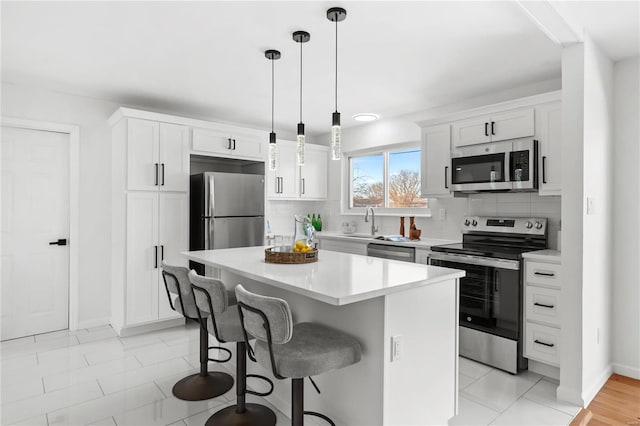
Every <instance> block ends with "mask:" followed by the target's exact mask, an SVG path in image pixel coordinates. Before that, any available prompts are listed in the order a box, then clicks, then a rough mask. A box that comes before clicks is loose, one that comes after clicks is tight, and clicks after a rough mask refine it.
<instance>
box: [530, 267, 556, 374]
mask: <svg viewBox="0 0 640 426" xmlns="http://www.w3.org/2000/svg"><path fill="white" fill-rule="evenodd" d="M524 268H525V272H524V277H525V278H524V280H525V283H524V288H525V294H524V307H525V308H524V309H525V327H524V356H525V357H526V358H528V359H531V360H534V361H539V362H542V363H545V364H550V365H552V366H555V367H559V366H560V350H561V342H560V330H561V328H562V325H561V321H560V319H561V304H560V288H561V283H560V268H561V265H560V263H559V262H558V261H551V260H550V261H548V262H546V261H539V260H528V259H527V260H525V263H524Z"/></svg>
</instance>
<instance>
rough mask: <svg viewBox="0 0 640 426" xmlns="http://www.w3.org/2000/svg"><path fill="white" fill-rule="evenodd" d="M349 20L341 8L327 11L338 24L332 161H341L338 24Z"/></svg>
mask: <svg viewBox="0 0 640 426" xmlns="http://www.w3.org/2000/svg"><path fill="white" fill-rule="evenodd" d="M346 18H347V11H346V10H344V9H343V8H341V7H332V8H330V9H328V10H327V19H328V20H330V21H331V22H335V23H336V51H335V52H336V85H335V101H336V110H335V111H334V113H333V114H332V116H331V159H332V160H340V157H341V147H340V144H341V139H342V134H341V133H342V129H341V127H340V113H339V112H338V22H340V21H344V20H345V19H346Z"/></svg>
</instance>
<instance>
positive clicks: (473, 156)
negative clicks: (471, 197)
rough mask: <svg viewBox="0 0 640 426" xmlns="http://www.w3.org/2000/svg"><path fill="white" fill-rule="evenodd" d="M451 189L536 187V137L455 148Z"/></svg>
mask: <svg viewBox="0 0 640 426" xmlns="http://www.w3.org/2000/svg"><path fill="white" fill-rule="evenodd" d="M451 189H452V190H453V191H454V192H480V191H495V192H499V191H505V192H506V191H536V190H537V189H538V141H537V140H533V139H515V140H511V141H505V142H493V143H486V144H480V145H472V146H464V147H460V148H456V149H454V150H453V151H452V152H451Z"/></svg>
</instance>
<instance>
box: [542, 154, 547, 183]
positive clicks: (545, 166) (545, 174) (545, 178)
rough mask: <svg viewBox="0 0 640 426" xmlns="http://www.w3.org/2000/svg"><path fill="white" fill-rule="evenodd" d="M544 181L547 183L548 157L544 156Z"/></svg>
mask: <svg viewBox="0 0 640 426" xmlns="http://www.w3.org/2000/svg"><path fill="white" fill-rule="evenodd" d="M542 183H547V157H546V155H543V156H542Z"/></svg>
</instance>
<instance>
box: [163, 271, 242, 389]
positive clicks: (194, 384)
mask: <svg viewBox="0 0 640 426" xmlns="http://www.w3.org/2000/svg"><path fill="white" fill-rule="evenodd" d="M162 278H163V280H164V287H165V289H166V290H167V297H168V298H169V306H171V309H173V310H174V311H177V312H180V313H181V314H182V315H183V316H184V317H185V319H186V320H187V321H188V320H192V321H197V322H198V324H201V323H200V320H199V316H198V308H197V307H196V303H195V297H194V294H193V290H192V289H191V283H190V282H189V270H188V269H187V268H185V267H182V266H172V265H168V264H167V263H166V262H164V261H163V262H162ZM172 295H174V296H173V297H172ZM234 301H235V297H234ZM209 349H222V350H223V351H226V352H227V353H228V355H229V356H228V358H226V359H222V360H218V359H211V358H209ZM229 359H231V351H229V350H228V349H226V348H218V347H216V346H211V347H209V333H207V329H206V328H204V327H202V325H200V372H199V373H197V374H192V375H190V376H187V377H185V378H183V379H181V380H179V381H178V382H177V383H176V384H175V385H174V386H173V389H172V392H173V395H175V397H176V398H179V399H182V400H185V401H202V400H205V399H211V398H215V397H217V396H220V395H223V394H225V393H227V392H228V391H229V389H231V388H232V387H233V377H231V375H229V374H227V373H221V372H217V371H208V365H207V364H208V362H209V361H216V362H227V361H229Z"/></svg>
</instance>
